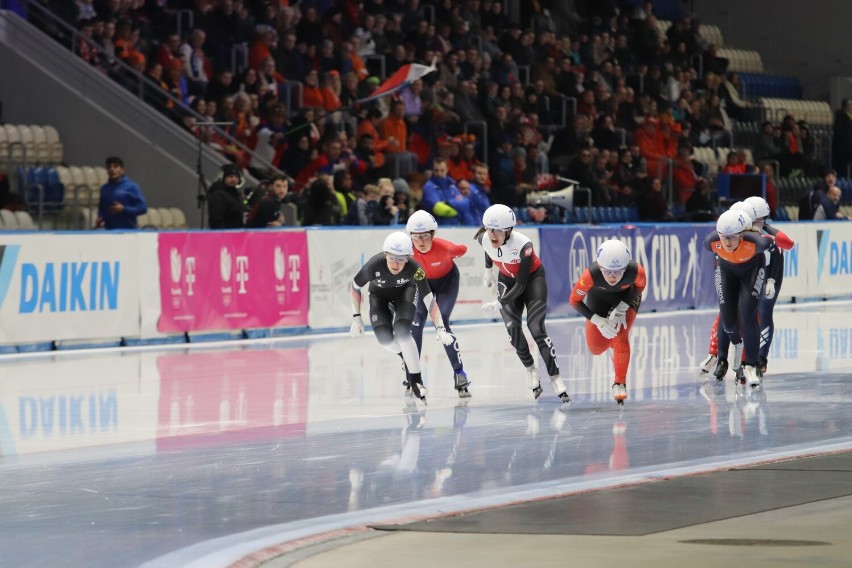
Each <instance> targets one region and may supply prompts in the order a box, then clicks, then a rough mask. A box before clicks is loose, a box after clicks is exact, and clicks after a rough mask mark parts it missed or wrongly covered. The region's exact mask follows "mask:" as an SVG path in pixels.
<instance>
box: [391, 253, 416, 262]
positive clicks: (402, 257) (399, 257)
mask: <svg viewBox="0 0 852 568" xmlns="http://www.w3.org/2000/svg"><path fill="white" fill-rule="evenodd" d="M385 258H386V259H388V260H389V261H391V262H408V259H409V258H411V257H409V256H407V255H398V254H387V253H386V254H385Z"/></svg>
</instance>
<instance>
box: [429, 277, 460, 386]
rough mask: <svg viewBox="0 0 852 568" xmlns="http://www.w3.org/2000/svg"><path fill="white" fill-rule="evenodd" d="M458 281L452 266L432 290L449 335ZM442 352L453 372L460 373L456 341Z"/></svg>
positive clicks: (456, 297) (458, 278) (457, 294)
mask: <svg viewBox="0 0 852 568" xmlns="http://www.w3.org/2000/svg"><path fill="white" fill-rule="evenodd" d="M460 280H461V277H460V275H459V269H458V267H457V266H455V265H454V266H453V270H451V271H450V272H449V273H448V274H447V275H446V276H445V277H443V278H441V279H440V282H438V283H437V285H436V286H435V287H433V288H432V291H433V292H434V293H435V298H436V300H437V302H438V310H439V311H440V312H441V317H442V318H443V319H444V327H445V328H446V330H447V331H448V332H450V333H452V332H453V330H452V328H450V318H451V317H452V315H453V308H455V307H456V300H457V299H458V297H459V282H460ZM430 285H431V282H430ZM444 350H445V351H446V352H447V359H449V360H450V365H451V366H452V367H453V371H454V372H458V371H461V370H462V368H463V364H462V358H461V351H460V350H459V342H458V339H456V341H453V342H452V343H450V344H449V345H445V346H444Z"/></svg>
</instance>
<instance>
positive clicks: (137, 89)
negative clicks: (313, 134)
mask: <svg viewBox="0 0 852 568" xmlns="http://www.w3.org/2000/svg"><path fill="white" fill-rule="evenodd" d="M27 9H28V10H29V13H30V14H37V15H38V16H37V17H36V18H34V19H35V20H37V21H34V22H33V24H34V25H36V26H37V27H40V26H38V23H37V22H40V23H42V24H45V23H49V24H50V25H51V26H54V27H56V28H59V29H61V30H62V33H61V34H60V36H59V37H57V38H56V39H57V41H60V43H62V40H63V39H65V40H66V41H67V42H68V43H67V44H66V47H68V48H69V50H70V51H71V52H74V47H75V46H76V45H77V44H78V42H80V41H83V42H85V43H87V44H88V45H89V46H90V47H91V48H93V49H94V50H96V51H97V52H98V53H104V52H105V51H106V50H105V49H104V47H103V46H102V45H100V44H99V43H97V42H95V41H93V40H91V39H89V38H87V37H85V36H83V35H81V34H80V33H79V32H78V31H77V30H75V29H74V28H72V27H71V26H69V25H68V24H66V23H65V22H64V21H63V20H62V19H60V18H59V17H58V16H56V15H55V14H53V12H51V11H50V10H48V9H47V8H45V7H44V6H42V5H41V4H39V3H38V2H28V3H27ZM184 11H185V12H189V11H188V10H184ZM189 14H190V16H191V12H189ZM178 17H179V27H180V12H179V13H178ZM31 18H32V16H31ZM189 23H190V25H192V18H191V17H190V18H189ZM40 29H44V28H40ZM112 66H113V67H112V69H111V70H110V76H111V77H112V78H113V79H114V80H116V82H118V83H119V84H121V85H123V86H124V87H125V88H127V89H128V90H129V91H130V92H132V93H134V94H135V95H136V96H137V98H139V99H140V100H143V101H145V102H146V103H148V104H149V105H150V106H153V107H154V108H157V110H159V111H161V112H163V114H164V116H166V117H168V115H167V114H166V112H164V111H170V112H172V113H176V112H178V111H179V112H180V116H182V117H193V118H195V120H197V121H204V120H206V117H204V116H203V115H201V114H199V113H197V112H196V111H194V110H193V109H191V108H190V107H189V106H187V105H186V104H184V103H183V101H181V100H180V99H178V98H176V97H174V96H173V95H172V94H171V93H169V92H167V91H164V90H163V89H162V88H161V87H160V86H159V85H158V84H156V83H154V82H153V81H152V80H151V79H149V78H148V77H145V76H144V75H143V74H141V73H138V72H137V71H136V70H135V69H133V68H132V67H130V66H129V65H127V64H126V63H125V62H123V61H121V60H119V59H116V60H115V61H114V62H113V63H112ZM146 95H147V96H146ZM152 95H153V96H155V97H154V98H155V100H156V101H159V102H160V103H161V104H160V105H157V104H153V102H154V101H152V100H151V96H152ZM299 103H301V98H300V100H299ZM170 107H171V108H170ZM214 130H215V132H216V134H217V135H218V136H219V137H220V138H222V139H224V140H226V141H227V144H228V145H229V146H234V147H236V148H238V149H239V150H241V151H243V152H246V153H247V154H248V155H250V156H251V157H252V160H253V161H258V162H260V163H261V164H262V165H263V166H265V167H267V168H268V170H269V171H270V172H271V173H274V174H283V173H284V172H282V171H281V170H279V169H278V168H277V167H276V166H274V165H273V164H272V163H271V162H269V161H268V160H264V159H262V158H259V157H257V156H255V155H254V152H253V151H252V149H250V148H248V147H247V146H246V145H245V144H243V143H242V142H240V141H239V140H237V139H236V138H234V137H233V136H231V135H230V134H229V133H228V132H226V131H225V130H222V129H221V128H219V127H216V128H215V129H214ZM222 157H223V159H224V156H222Z"/></svg>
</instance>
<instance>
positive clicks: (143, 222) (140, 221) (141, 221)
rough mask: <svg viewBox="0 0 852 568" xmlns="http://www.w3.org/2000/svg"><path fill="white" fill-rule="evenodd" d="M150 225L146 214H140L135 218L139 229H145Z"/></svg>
mask: <svg viewBox="0 0 852 568" xmlns="http://www.w3.org/2000/svg"><path fill="white" fill-rule="evenodd" d="M150 224H151V219H150V218H149V217H148V213H147V212H145V213H142V214H141V215H138V216H137V217H136V226H138V227H139V228H140V229H145V228H147V227H148V226H149V225H150Z"/></svg>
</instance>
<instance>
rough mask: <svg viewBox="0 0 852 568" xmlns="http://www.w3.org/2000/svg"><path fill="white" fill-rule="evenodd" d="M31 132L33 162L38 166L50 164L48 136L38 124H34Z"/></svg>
mask: <svg viewBox="0 0 852 568" xmlns="http://www.w3.org/2000/svg"><path fill="white" fill-rule="evenodd" d="M30 130H31V131H32V133H33V148H34V155H33V160H34V161H35V162H36V163H38V164H49V163H50V148H49V146H48V145H47V135H46V134H45V133H44V128H43V127H42V126H39V125H38V124H32V125H30Z"/></svg>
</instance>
